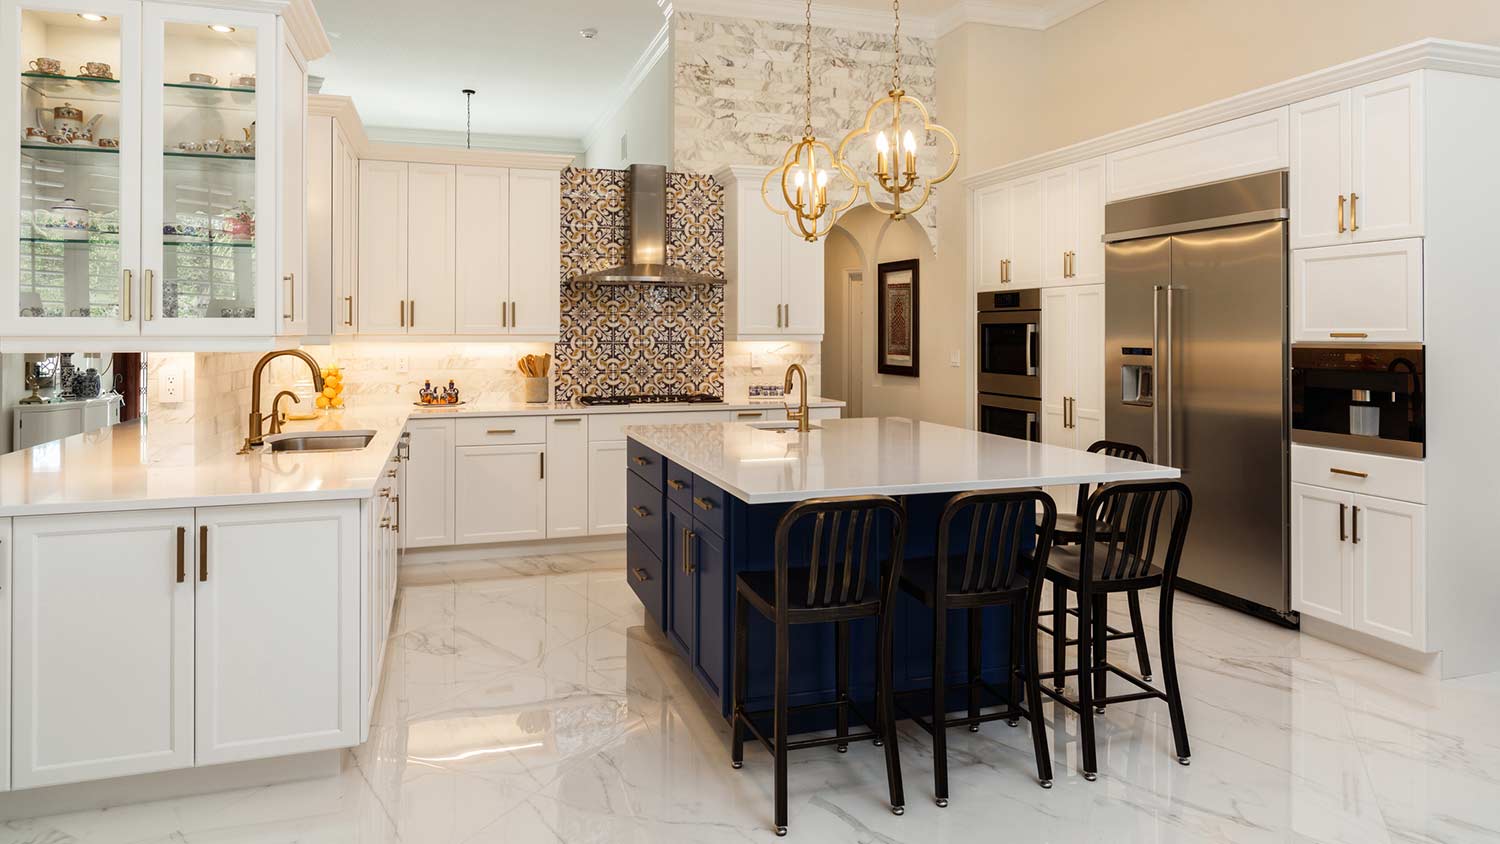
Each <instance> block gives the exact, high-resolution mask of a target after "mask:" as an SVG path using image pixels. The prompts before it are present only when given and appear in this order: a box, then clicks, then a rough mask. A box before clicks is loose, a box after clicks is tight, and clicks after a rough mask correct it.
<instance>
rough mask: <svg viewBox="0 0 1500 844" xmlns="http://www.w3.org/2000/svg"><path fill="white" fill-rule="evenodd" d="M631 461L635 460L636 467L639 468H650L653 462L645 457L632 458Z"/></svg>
mask: <svg viewBox="0 0 1500 844" xmlns="http://www.w3.org/2000/svg"><path fill="white" fill-rule="evenodd" d="M630 459H631V460H634V461H635V465H637V466H650V465H651V461H650V460H647V459H646V458H644V457H632V458H630Z"/></svg>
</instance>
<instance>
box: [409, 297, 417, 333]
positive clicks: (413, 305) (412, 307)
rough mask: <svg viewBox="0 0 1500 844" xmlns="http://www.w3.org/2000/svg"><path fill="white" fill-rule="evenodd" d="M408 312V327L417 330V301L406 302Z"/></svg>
mask: <svg viewBox="0 0 1500 844" xmlns="http://www.w3.org/2000/svg"><path fill="white" fill-rule="evenodd" d="M406 311H407V316H406V326H407V327H408V328H416V327H417V300H416V299H407V300H406Z"/></svg>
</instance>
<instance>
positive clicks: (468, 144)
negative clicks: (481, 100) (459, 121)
mask: <svg viewBox="0 0 1500 844" xmlns="http://www.w3.org/2000/svg"><path fill="white" fill-rule="evenodd" d="M463 93H464V149H473V148H474V95H475V94H476V93H478V92H476V91H475V90H474V89H473V88H465V89H464V92H463Z"/></svg>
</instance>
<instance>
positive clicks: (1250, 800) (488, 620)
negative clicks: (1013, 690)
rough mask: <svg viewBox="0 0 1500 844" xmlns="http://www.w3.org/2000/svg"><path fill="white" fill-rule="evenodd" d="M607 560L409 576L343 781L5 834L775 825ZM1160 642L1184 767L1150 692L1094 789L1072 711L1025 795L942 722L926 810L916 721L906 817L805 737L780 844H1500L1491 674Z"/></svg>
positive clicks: (1221, 633)
mask: <svg viewBox="0 0 1500 844" xmlns="http://www.w3.org/2000/svg"><path fill="white" fill-rule="evenodd" d="M622 557H623V555H622V554H617V553H607V554H597V555H587V556H566V557H564V556H558V557H548V558H537V559H535V560H524V561H520V560H509V561H492V562H491V561H486V562H470V563H451V564H441V565H436V566H429V567H424V568H423V569H422V570H421V571H419V572H416V573H415V574H413V573H410V572H409V573H408V577H407V578H406V580H407V585H406V587H405V588H404V589H403V592H402V596H401V606H400V610H399V615H398V621H397V631H396V634H395V637H394V638H393V640H392V643H391V648H392V650H391V651H390V653H389V654H388V655H387V662H386V665H387V668H386V674H385V678H384V683H385V685H384V692H383V694H382V697H381V701H380V704H379V713H378V715H377V724H376V726H375V727H374V729H373V731H372V735H371V740H370V742H369V743H368V744H367V745H365V746H364V747H361V748H359V749H358V750H356V751H355V752H354V753H353V754H351V756H350V760H349V763H348V764H347V765H346V768H345V771H344V773H343V775H342V776H340V777H337V778H333V779H326V780H320V781H313V782H303V783H290V784H285V785H278V786H271V787H267V788H258V789H246V790H242V791H237V792H228V793H223V794H215V795H208V796H202V797H193V798H184V799H179V800H170V801H164V802H159V803H150V804H141V805H133V806H125V807H120V808H115V809H111V810H108V811H100V812H81V813H77V814H71V815H62V816H55V817H50V818H39V819H34V820H25V821H13V822H10V823H7V824H4V825H0V842H26V844H72V843H73V842H80V843H82V842H89V844H92V842H110V844H123V843H124V842H142V843H144V842H163V844H166V843H167V842H172V844H201V843H202V842H215V843H216V844H226V843H227V842H235V844H240V842H257V844H260V843H261V842H266V844H281V842H286V844H291V842H301V843H302V844H309V843H312V842H316V843H318V844H321V842H395V841H401V842H422V844H460V842H469V843H470V844H489V842H554V841H556V842H569V844H574V843H575V842H641V844H645V842H688V841H694V842H696V841H708V842H722V841H730V842H733V841H771V840H775V839H774V838H773V836H772V834H771V832H770V830H769V826H770V821H771V771H770V765H769V762H768V759H767V757H766V755H765V754H764V753H763V752H760V751H759V750H757V749H755V748H754V747H753V746H752V747H750V748H747V761H746V764H745V768H744V769H743V770H741V771H734V770H732V769H731V768H730V766H729V751H728V731H727V728H726V726H725V724H724V723H723V722H722V721H721V720H720V719H719V718H718V717H717V716H716V715H713V714H710V713H709V711H708V709H707V707H706V706H705V704H704V703H703V702H702V700H701V699H700V697H699V693H698V691H697V687H696V684H695V683H694V682H693V681H692V680H691V679H690V678H689V677H688V676H687V674H686V672H685V671H684V670H683V667H682V663H681V661H680V660H679V658H678V657H677V656H676V654H675V653H674V652H672V650H671V649H670V647H669V646H668V645H667V644H666V643H665V641H664V640H663V639H662V638H661V636H660V635H659V634H657V633H654V632H651V631H648V630H647V629H645V627H644V626H643V621H642V611H641V607H640V604H639V603H637V601H636V600H635V598H634V596H633V595H632V594H631V592H630V590H629V589H628V587H627V586H626V585H625V578H624V576H623V571H622V570H623V559H622ZM1152 612H1154V607H1151V608H1148V617H1149V616H1150V614H1151V613H1152ZM1152 626H1153V628H1154V625H1152ZM1177 634H1178V654H1179V663H1180V666H1181V673H1182V682H1183V686H1184V689H1185V692H1186V695H1187V719H1188V727H1189V732H1190V734H1191V736H1192V742H1193V764H1192V766H1191V767H1187V768H1184V767H1180V766H1179V765H1177V763H1176V762H1175V761H1174V760H1173V758H1172V754H1171V752H1170V746H1171V745H1170V742H1171V731H1170V728H1169V727H1168V723H1167V714H1166V710H1165V708H1164V707H1163V706H1162V705H1160V704H1153V703H1137V704H1129V705H1120V706H1115V707H1112V708H1111V709H1110V710H1109V711H1108V713H1107V715H1105V716H1104V718H1103V721H1102V723H1101V726H1100V764H1101V767H1102V769H1103V770H1102V773H1101V776H1100V778H1099V780H1098V781H1097V782H1093V783H1090V782H1085V781H1084V780H1083V778H1082V777H1081V776H1080V775H1079V774H1078V773H1077V767H1076V766H1077V760H1078V746H1077V742H1076V729H1077V725H1076V723H1075V722H1074V720H1073V719H1072V718H1071V717H1068V718H1059V717H1058V715H1057V714H1056V713H1055V712H1054V711H1053V707H1052V706H1051V705H1050V704H1049V705H1048V706H1047V713H1048V716H1049V721H1048V725H1049V727H1050V729H1051V730H1052V747H1053V749H1054V755H1055V760H1056V762H1055V764H1056V772H1057V777H1058V779H1057V783H1056V787H1054V788H1053V789H1051V790H1050V791H1043V790H1042V789H1040V788H1038V787H1037V785H1036V784H1035V781H1034V776H1035V774H1034V771H1033V769H1032V759H1031V751H1030V741H1029V738H1028V735H1027V733H1026V730H1025V725H1024V723H1023V724H1022V726H1021V728H1018V729H1009V728H1007V727H1006V726H1005V725H1004V723H1003V722H1000V723H995V724H990V725H986V726H985V728H984V730H983V731H982V732H980V733H978V734H971V733H969V732H967V731H953V732H951V733H950V737H949V747H950V756H949V759H950V761H949V764H950V779H951V783H952V803H951V805H950V806H949V807H948V808H946V809H939V808H937V807H936V806H934V805H933V803H932V800H931V795H932V785H931V776H932V766H931V756H930V753H929V750H930V747H931V745H930V743H929V741H928V740H927V738H926V736H925V734H921V733H920V732H919V731H917V730H916V729H915V728H913V727H912V726H911V725H909V724H908V725H906V726H905V728H904V729H903V730H902V742H903V743H902V745H901V755H902V762H903V770H904V772H905V776H906V793H907V812H906V814H905V816H904V817H895V816H893V815H892V814H891V813H890V812H889V811H888V809H887V808H886V805H885V797H884V793H885V775H884V771H883V767H882V763H881V755H880V752H879V750H878V749H876V748H874V747H871V746H869V745H858V746H855V747H852V748H851V749H850V751H849V753H848V754H847V755H839V754H836V753H835V752H834V751H833V750H832V749H831V748H826V749H819V750H812V751H804V752H802V753H800V754H793V756H792V763H791V770H790V784H791V788H790V790H791V794H792V800H791V837H790V838H789V839H787V840H800V841H809V842H819V844H823V843H824V842H886V843H887V844H888V843H889V842H934V841H955V842H976V841H1014V842H1027V844H1041V842H1073V841H1077V842H1096V841H1098V842H1124V841H1236V842H1238V841H1247V842H1249V841H1296V842H1308V841H1347V842H1357V844H1378V842H1388V841H1390V842H1398V841H1399V842H1449V841H1497V840H1500V718H1497V717H1496V712H1497V711H1500V677H1496V676H1489V677H1484V678H1475V679H1470V680H1463V681H1456V682H1444V683H1439V682H1436V681H1432V680H1429V679H1424V678H1421V677H1419V676H1417V675H1415V674H1411V673H1409V672H1406V671H1403V670H1401V669H1397V668H1393V667H1390V666H1387V665H1384V664H1382V663H1379V662H1375V661H1373V660H1371V659H1368V658H1366V657H1363V656H1360V655H1358V654H1355V653H1352V652H1350V651H1347V650H1344V649H1342V648H1339V647H1336V646H1333V645H1330V644H1326V643H1323V642H1320V641H1318V640H1316V639H1311V638H1308V637H1305V636H1301V635H1299V634H1297V633H1293V632H1290V631H1287V630H1282V629H1279V628H1275V627H1272V626H1270V625H1266V624H1263V623H1261V622H1258V621H1255V620H1252V619H1249V618H1246V617H1244V616H1241V615H1238V614H1235V613H1233V612H1230V611H1227V610H1224V609H1220V608H1218V607H1215V606H1212V605H1208V604H1205V603H1202V602H1199V601H1196V600H1193V599H1190V598H1188V599H1184V600H1182V601H1181V602H1180V603H1179V606H1178V624H1177ZM1153 653H1154V650H1153Z"/></svg>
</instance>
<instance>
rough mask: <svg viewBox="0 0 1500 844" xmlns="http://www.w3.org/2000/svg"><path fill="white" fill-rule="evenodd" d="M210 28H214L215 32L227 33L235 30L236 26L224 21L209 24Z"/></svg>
mask: <svg viewBox="0 0 1500 844" xmlns="http://www.w3.org/2000/svg"><path fill="white" fill-rule="evenodd" d="M208 28H209V29H212V30H213V31H214V32H221V33H224V34H226V35H227V34H229V33H231V32H234V27H232V26H228V25H226V24H222V23H211V24H209V25H208Z"/></svg>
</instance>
